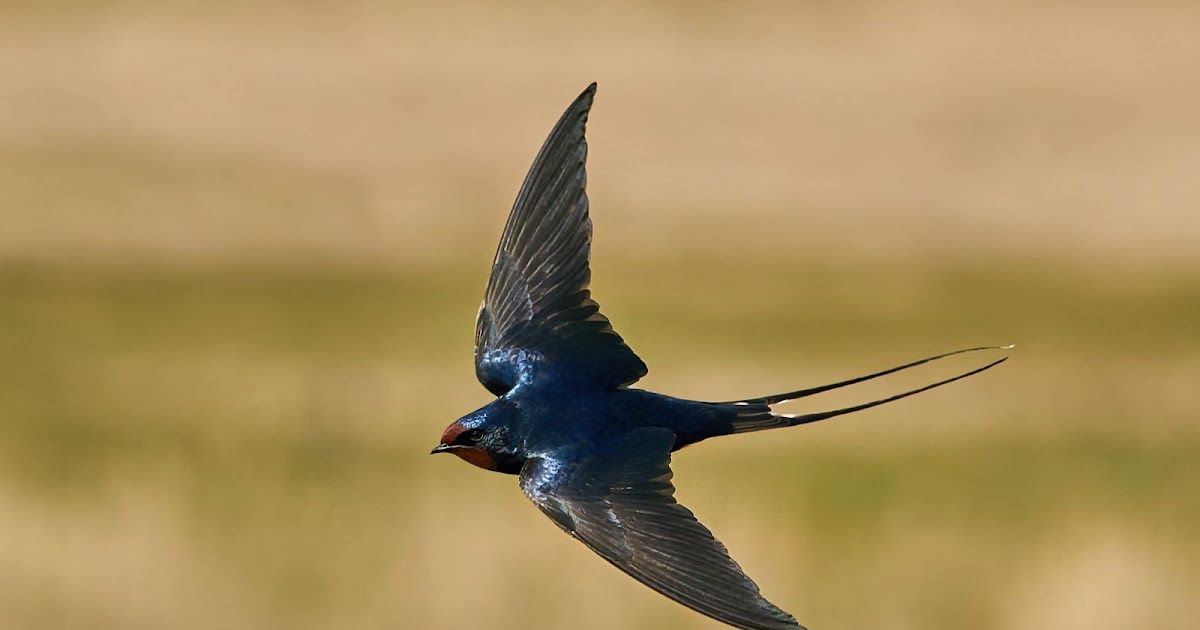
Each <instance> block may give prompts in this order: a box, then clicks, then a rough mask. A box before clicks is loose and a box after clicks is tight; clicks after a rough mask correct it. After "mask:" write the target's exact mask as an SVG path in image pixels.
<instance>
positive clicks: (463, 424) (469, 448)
mask: <svg viewBox="0 0 1200 630" xmlns="http://www.w3.org/2000/svg"><path fill="white" fill-rule="evenodd" d="M496 402H501V401H496ZM510 411H511V410H508V409H505V408H502V407H501V406H499V405H497V404H496V403H493V404H491V405H488V406H486V407H484V408H483V409H480V410H478V411H474V412H472V413H470V414H468V415H466V416H463V417H462V418H459V419H458V420H455V421H454V422H453V423H451V424H450V426H448V427H446V430H445V431H444V432H442V440H441V442H439V443H438V445H437V446H435V447H434V448H433V450H432V451H430V453H431V454H436V453H453V454H455V455H457V456H458V457H459V458H460V459H462V460H463V461H465V462H467V463H470V464H474V465H476V466H478V467H480V468H483V469H485V470H495V471H498V472H503V473H509V474H516V473H518V472H520V470H521V466H522V465H523V464H524V461H522V460H521V459H520V458H519V457H517V454H516V452H515V450H514V448H513V445H512V444H511V440H510V431H509V423H508V422H507V419H508V416H509V415H511V413H510Z"/></svg>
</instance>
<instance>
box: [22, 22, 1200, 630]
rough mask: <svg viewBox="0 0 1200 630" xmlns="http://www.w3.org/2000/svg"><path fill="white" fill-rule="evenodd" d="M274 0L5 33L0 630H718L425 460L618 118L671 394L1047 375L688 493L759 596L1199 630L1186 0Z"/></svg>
mask: <svg viewBox="0 0 1200 630" xmlns="http://www.w3.org/2000/svg"><path fill="white" fill-rule="evenodd" d="M246 5H252V6H243V3H226V2H222V1H216V2H202V3H199V2H196V3H193V2H182V3H166V2H142V1H137V0H115V1H111V2H103V3H85V2H32V1H30V2H6V3H4V5H3V7H0V17H2V19H0V627H3V628H13V629H24V628H29V629H34V628H36V629H39V630H51V629H56V628H88V629H90V630H104V629H109V628H112V629H117V628H119V629H142V628H144V629H160V628H162V629H180V630H186V629H193V628H194V629H202V628H203V629H208V628H223V629H229V630H236V629H243V628H244V629H262V628H289V629H297V630H303V629H310V628H311V629H317V628H347V629H360V628H361V629H375V628H381V629H382V628H467V627H478V626H486V627H489V628H495V629H500V630H503V629H517V628H578V629H584V630H588V629H602V628H603V629H609V628H680V629H683V628H715V627H718V626H717V624H715V623H713V622H710V621H708V620H706V619H704V618H702V617H700V616H698V615H695V614H693V613H691V612H689V611H687V610H685V609H683V608H682V607H679V606H676V605H674V604H672V603H670V602H667V601H666V600H664V599H662V598H660V597H659V596H658V595H656V594H654V593H652V592H650V591H649V590H647V589H645V588H643V587H641V586H640V585H637V584H636V583H634V582H633V581H632V580H630V579H628V578H626V577H625V576H623V575H622V574H620V573H619V572H617V571H615V570H613V569H611V568H610V567H609V566H608V565H607V564H605V563H604V562H603V561H601V560H599V559H598V558H596V557H594V556H593V555H592V554H591V553H590V552H589V551H588V550H586V549H585V548H584V547H582V546H581V545H579V544H578V543H576V542H574V541H572V540H570V539H569V538H568V537H566V536H564V535H562V534H561V533H559V532H558V531H557V529H556V528H555V527H554V526H553V525H552V524H551V523H550V522H549V521H548V520H546V519H545V518H544V517H542V516H541V515H540V514H539V513H538V512H537V510H535V509H533V508H532V507H531V506H530V505H528V504H527V503H526V501H525V499H524V497H522V496H521V494H520V492H519V491H518V489H517V487H516V484H515V480H514V479H513V478H511V477H505V476H501V475H494V474H486V473H484V472H482V471H480V470H477V469H474V468H472V467H469V466H467V465H465V464H463V463H462V462H459V461H457V460H454V459H453V458H446V459H442V458H431V457H428V456H427V455H426V453H427V452H428V449H429V448H430V447H431V446H433V444H434V443H435V442H436V439H437V437H438V436H439V435H440V432H441V430H442V428H443V427H444V425H445V424H447V423H449V422H450V421H452V420H454V419H455V418H457V417H458V416H459V415H461V414H463V413H465V412H467V411H469V410H471V409H474V408H475V407H477V406H479V405H481V404H483V403H485V402H486V401H487V400H488V396H487V395H486V393H485V392H484V390H483V389H482V388H481V387H480V386H479V385H478V384H477V383H476V382H475V379H474V375H473V372H472V368H471V350H472V349H471V343H472V332H473V320H474V316H475V312H476V307H477V305H478V300H479V298H480V296H481V294H482V290H483V283H484V280H485V276H486V272H487V269H488V266H489V264H490V261H491V256H492V252H493V248H494V247H495V241H496V239H497V236H498V234H499V231H500V228H501V226H502V224H503V221H504V218H505V216H506V213H507V210H508V207H509V205H510V203H511V200H512V198H513V196H514V195H515V193H516V189H517V187H518V185H519V183H520V181H521V178H522V177H523V175H524V172H525V169H526V168H527V166H528V164H529V162H530V161H531V159H532V157H533V155H534V153H535V152H536V150H537V148H538V147H539V145H540V143H541V140H542V139H543V138H544V137H545V134H546V133H547V131H548V130H549V128H550V126H551V125H552V123H553V122H554V120H555V119H556V117H557V116H558V115H559V113H560V112H561V111H562V109H563V108H564V107H565V106H566V105H567V104H568V103H569V102H570V100H571V99H572V98H573V97H574V96H575V95H576V94H577V93H578V92H579V91H580V90H581V89H582V88H583V87H584V86H585V85H587V83H589V82H590V81H593V80H595V81H599V82H600V91H599V95H598V100H597V105H596V109H595V110H594V113H593V117H592V122H591V125H590V134H589V135H590V139H591V149H592V153H591V162H590V192H591V196H592V202H593V203H592V208H593V218H594V222H595V226H596V239H595V250H594V256H593V260H594V271H595V273H594V278H595V282H594V288H595V290H596V294H597V296H598V297H599V300H600V302H601V303H602V305H603V306H604V308H605V311H606V312H607V313H608V314H609V316H610V317H611V318H612V319H613V321H614V323H615V324H616V327H617V329H618V330H619V331H620V332H621V333H622V334H623V335H624V336H625V337H626V338H627V339H628V340H629V341H630V343H631V344H632V346H633V347H634V348H635V349H636V350H637V351H638V352H639V353H640V354H641V356H642V357H643V358H645V359H646V361H647V362H648V363H649V365H650V366H651V374H650V375H649V377H647V378H646V379H645V380H644V381H643V382H642V386H644V387H647V388H651V389H656V390H660V391H666V392H669V393H673V394H676V395H682V396H690V397H696V398H705V399H710V400H718V399H730V398H735V397H744V396H751V395H761V394H765V393H769V392H773V391H777V390H786V389H792V388H795V387H800V386H804V385H810V384H816V383H823V382H828V381H831V380H835V379H839V378H844V377H848V376H852V375H857V374H860V373H863V372H866V371H870V370H874V369H878V368H882V367H886V366H889V365H892V364H895V363H898V362H901V361H903V360H907V359H910V358H914V357H917V356H922V355H924V354H928V353H932V352H938V351H944V350H948V349H953V348H956V347H961V346H966V345H977V344H992V343H1016V344H1017V349H1016V350H1015V351H1014V352H1013V353H1012V356H1013V358H1012V360H1011V361H1009V362H1008V363H1006V364H1005V365H1003V366H1002V367H1000V368H998V369H996V370H994V371H991V372H989V373H987V374H986V375H982V376H978V377H974V378H972V379H969V380H967V381H964V382H961V383H957V384H955V385H954V386H952V387H948V388H945V389H941V390H938V391H936V392H933V393H928V394H925V395H923V396H921V397H919V398H915V399H910V400H906V401H904V402H901V403H896V404H894V405H890V406H887V407H885V408H881V409H876V410H872V411H870V412H866V413H862V414H858V415H855V416H849V417H844V418H840V419H838V420H836V421H831V422H828V423H822V424H819V425H813V426H809V427H805V428H800V429H794V430H790V431H782V432H772V433H759V434H754V435H747V436H742V437H740V438H738V439H728V440H720V441H714V442H712V443H705V444H702V445H699V446H696V447H693V448H690V449H688V450H686V451H684V452H682V453H680V454H679V455H678V456H677V457H676V464H675V468H676V474H677V476H676V478H677V481H678V482H679V486H680V490H679V496H680V498H681V500H682V501H683V502H684V503H686V504H687V505H689V506H690V507H691V508H692V509H693V510H694V511H695V512H696V513H697V514H698V515H699V516H700V517H701V518H702V519H703V520H704V521H705V522H706V523H707V524H708V525H709V526H710V527H711V528H712V529H713V530H714V531H715V532H717V534H718V535H719V536H720V537H721V538H722V539H723V540H724V541H725V542H726V543H727V545H728V546H729V548H730V549H731V550H732V552H733V554H734V555H735V557H736V558H737V559H738V560H740V561H741V563H742V565H743V566H744V567H745V568H746V569H747V570H748V572H749V573H750V574H751V575H752V576H753V577H755V578H756V579H757V580H758V582H759V583H760V584H761V585H762V586H763V590H764V593H765V594H766V595H767V596H768V597H769V598H771V599H772V600H774V601H775V602H777V603H778V604H780V605H781V606H783V607H784V608H786V609H788V610H790V611H792V612H794V613H795V614H796V616H797V617H798V618H799V619H800V620H801V621H802V622H803V623H805V624H807V625H810V626H811V627H814V628H817V629H820V628H867V627H870V628H881V629H896V630H902V629H909V628H912V629H916V628H921V629H927V628H947V629H958V628H973V629H979V630H987V629H1001V628H1055V629H1074V628H1087V629H1089V630H1104V629H1108V628H1129V627H1152V628H1159V629H1172V628H1179V629H1181V628H1191V627H1195V625H1194V624H1195V619H1197V618H1198V617H1200V599H1197V598H1196V594H1197V593H1200V553H1198V552H1200V501H1198V499H1197V497H1200V469H1198V466H1197V460H1198V457H1200V427H1198V425H1197V416H1198V413H1197V412H1198V409H1200V405H1198V404H1197V402H1196V391H1195V390H1196V384H1197V383H1198V382H1200V326H1198V325H1200V177H1198V176H1197V175H1198V173H1200V114H1198V112H1200V81H1197V68H1198V64H1200V38H1198V37H1197V33H1200V12H1198V11H1197V10H1196V8H1195V5H1194V3H1191V2H1184V1H1180V2H1170V1H1165V2H1084V1H1082V0H1081V1H1077V2H1076V1H1070V0H1064V1H1057V0H1052V1H1050V2H1032V1H1030V2H1021V1H1014V2H1005V3H984V2H968V3H939V2H917V3H872V2H837V3H834V2H814V3H778V4H776V3H759V2H754V3H737V4H734V5H725V4H723V3H715V2H700V3H684V2H644V3H624V2H621V3H589V4H584V5H579V6H570V5H566V4H562V5H554V6H543V5H539V4H535V3H532V2H523V3H514V4H509V5H506V6H504V7H499V6H496V5H493V4H491V3H484V2H478V3H465V4H464V3H453V4H450V3H438V2H415V3H405V4H390V3H376V2H357V1H352V2H313V3H288V2H261V3H246ZM979 360H981V359H979V358H968V359H964V360H963V361H961V362H959V363H957V364H951V365H944V366H934V367H930V368H929V369H927V370H925V371H924V372H922V373H920V374H914V375H912V376H911V377H910V376H909V375H907V374H905V375H902V376H897V377H894V378H892V379H890V380H889V381H888V382H884V383H878V384H876V383H874V382H872V383H870V384H866V385H862V386H860V387H858V388H856V389H855V390H854V391H852V392H846V393H844V394H842V393H840V392H839V393H838V395H829V396H827V397H825V398H824V399H823V400H818V401H814V402H812V403H811V404H806V405H803V406H802V405H797V406H796V407H795V410H796V411H802V410H806V409H813V410H815V409H820V408H828V407H830V406H832V405H837V404H843V403H847V402H851V401H861V400H866V399H869V398H874V397H879V396H882V395H885V394H888V393H892V392H894V391H898V390H899V389H901V388H903V387H908V386H913V385H916V384H918V383H923V382H926V381H929V380H932V379H935V378H939V377H943V376H946V375H948V374H950V373H953V372H955V371H957V370H961V369H965V368H967V367H971V366H974V365H976V364H978V361H979Z"/></svg>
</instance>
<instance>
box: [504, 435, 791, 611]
mask: <svg viewBox="0 0 1200 630" xmlns="http://www.w3.org/2000/svg"><path fill="white" fill-rule="evenodd" d="M674 442H675V436H674V434H673V433H672V432H671V431H668V430H666V429H638V430H635V431H634V432H632V433H631V434H629V435H628V436H626V438H625V439H623V440H621V441H620V443H619V445H618V446H617V447H616V448H613V449H609V450H608V451H607V452H602V453H601V454H599V455H596V456H593V457H591V458H589V459H587V460H584V461H582V462H579V463H577V464H569V463H565V462H564V461H562V460H558V459H554V458H542V459H537V460H530V463H528V464H526V467H525V469H524V470H523V471H522V472H521V487H522V489H523V490H524V491H525V494H526V495H527V496H528V497H529V498H530V499H531V500H532V501H533V502H534V504H536V505H537V506H538V508H540V509H541V510H542V512H543V513H545V514H546V515H547V516H549V517H550V519H551V520H553V521H554V522H555V523H557V524H558V526H559V527H561V528H562V529H564V530H565V531H566V532H567V533H569V534H571V535H572V536H574V537H575V538H577V539H579V540H580V541H581V542H583V544H585V545H587V546H588V547H589V548H591V549H592V551H595V552H596V553H597V554H599V555H600V556H601V557H603V558H604V559H605V560H608V561H609V562H611V563H612V564H613V565H615V566H616V567H617V568H619V569H621V570H622V571H624V572H625V573H627V574H628V575H630V576H631V577H633V578H634V579H636V580H638V581H640V582H642V583H643V584H645V585H647V586H649V587H650V588H652V589H654V590H656V591H658V592H659V593H662V594H663V595H666V596H667V597H670V598H671V599H673V600H675V601H677V602H679V603H681V604H683V605H685V606H687V607H689V608H692V609H693V610H696V611H697V612H700V613H702V614H705V615H708V616H709V617H712V618H714V619H717V620H719V621H722V622H724V623H727V624H729V625H732V626H735V627H738V628H747V629H753V630H779V629H783V628H787V629H790V630H795V629H796V628H800V626H799V624H798V623H796V620H795V618H793V617H792V616H791V615H789V614H788V613H786V612H784V611H783V610H781V609H780V608H778V607H777V606H775V605H774V604H772V603H770V602H769V601H767V600H766V599H765V598H763V596H762V594H761V593H760V592H759V589H758V586H757V585H756V584H755V583H754V581H753V580H751V579H750V578H749V577H747V576H746V574H745V573H744V572H743V571H742V569H741V567H740V566H738V564H737V563H736V562H734V560H733V559H732V558H730V557H729V551H728V550H727V549H726V548H725V545H723V544H721V543H720V541H718V540H716V539H715V538H714V537H713V535H712V532H710V531H709V530H708V529H707V528H706V527H704V525H702V524H700V522H699V521H697V520H696V517H695V516H694V515H693V514H692V512H691V511H690V510H688V509H687V508H686V507H683V506H682V505H680V504H679V503H677V502H676V501H675V496H674V493H675V487H674V486H673V485H672V484H671V476H672V475H671V469H670V451H671V447H672V446H673V445H674ZM568 461H569V460H568Z"/></svg>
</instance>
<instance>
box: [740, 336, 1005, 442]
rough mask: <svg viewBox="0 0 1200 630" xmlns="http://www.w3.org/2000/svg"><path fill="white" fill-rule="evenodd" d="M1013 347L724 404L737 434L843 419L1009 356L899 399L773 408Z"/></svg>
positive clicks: (968, 373) (960, 352)
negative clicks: (803, 409) (813, 408)
mask: <svg viewBox="0 0 1200 630" xmlns="http://www.w3.org/2000/svg"><path fill="white" fill-rule="evenodd" d="M1012 347H1013V346H980V347H978V348H966V349H964V350H955V351H954V352H947V353H944V354H939V355H935V356H932V357H925V358H924V359H918V360H916V361H913V362H911V363H905V364H904V365H899V366H896V367H894V368H888V369H886V370H882V371H879V372H874V373H872V374H867V375H865V376H858V377H855V378H851V379H847V380H844V381H838V382H836V383H830V384H828V385H819V386H817V387H809V388H806V389H798V390H795V391H791V392H784V393H782V394H773V395H770V396H762V397H760V398H749V399H746V400H732V401H729V402H725V403H720V404H722V405H730V406H732V407H733V408H734V411H735V413H736V414H737V417H736V418H735V419H734V420H733V432H734V433H746V432H749V431H762V430H764V429H774V428H778V427H794V426H796V425H798V424H808V423H810V422H817V421H818V420H825V419H826V418H833V417H835V416H841V415H844V414H848V413H854V412H855V411H862V410H863V409H870V408H871V407H878V406H879V405H882V404H884V403H889V402H892V401H894V400H900V399H901V398H908V397H909V396H913V395H916V394H920V393H921V392H924V391H929V390H931V389H933V388H935V387H941V386H942V385H945V384H947V383H953V382H954V381H957V380H959V379H964V378H966V377H968V376H971V375H972V374H978V373H980V372H982V371H984V370H987V369H990V368H993V367H996V366H997V365H1000V364H1001V363H1004V362H1005V361H1007V360H1008V357H1001V358H999V359H996V360H995V361H992V362H991V363H988V364H987V365H985V366H983V367H978V368H975V369H974V370H971V371H969V372H964V373H962V374H959V375H958V376H953V377H951V378H948V379H945V380H941V381H938V382H936V383H931V384H929V385H926V386H924V387H919V388H917V389H913V390H910V391H907V392H903V393H900V394H896V395H895V396H889V397H887V398H882V399H880V400H874V401H871V402H868V403H862V404H860V405H853V406H851V407H843V408H841V409H833V410H831V411H819V412H816V413H805V414H786V413H776V412H775V411H773V410H772V409H771V406H772V405H776V404H779V403H782V402H786V401H789V400H795V399H797V398H804V397H805V396H812V395H813V394H820V393H822V392H827V391H830V390H833V389H838V388H839V387H845V386H847V385H854V384H855V383H861V382H863V381H869V380H871V379H873V378H879V377H880V376H886V375H888V374H893V373H895V372H899V371H901V370H907V369H908V368H911V367H916V366H918V365H921V364H923V363H929V362H930V361H936V360H938V359H944V358H946V357H949V356H954V355H956V354H963V353H966V352H978V351H980V350H1010V349H1012Z"/></svg>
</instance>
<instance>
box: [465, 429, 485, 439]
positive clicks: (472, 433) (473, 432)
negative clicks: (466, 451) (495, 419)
mask: <svg viewBox="0 0 1200 630" xmlns="http://www.w3.org/2000/svg"><path fill="white" fill-rule="evenodd" d="M482 437H483V429H468V430H467V431H464V432H463V434H462V441H464V442H478V441H479V440H480V438H482Z"/></svg>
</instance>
